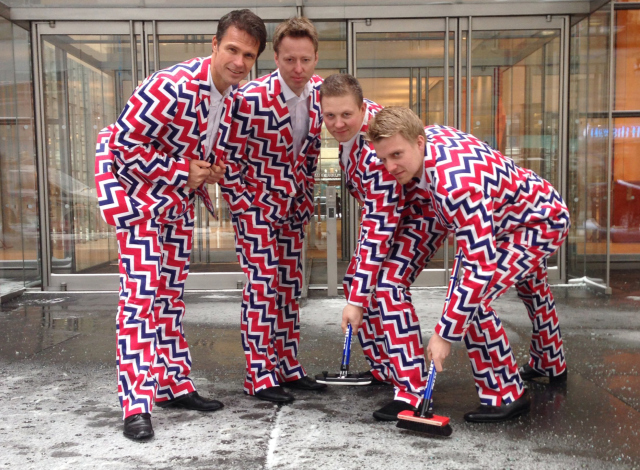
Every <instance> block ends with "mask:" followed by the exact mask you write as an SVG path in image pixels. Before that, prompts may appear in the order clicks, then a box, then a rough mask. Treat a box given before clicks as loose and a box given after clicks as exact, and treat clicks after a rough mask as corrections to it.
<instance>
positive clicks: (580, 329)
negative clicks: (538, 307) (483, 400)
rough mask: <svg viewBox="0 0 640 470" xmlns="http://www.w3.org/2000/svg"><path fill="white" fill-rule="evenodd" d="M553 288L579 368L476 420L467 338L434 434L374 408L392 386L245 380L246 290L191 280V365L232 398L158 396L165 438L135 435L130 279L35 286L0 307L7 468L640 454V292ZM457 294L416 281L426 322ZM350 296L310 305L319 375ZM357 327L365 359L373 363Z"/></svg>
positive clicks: (515, 327)
mask: <svg viewBox="0 0 640 470" xmlns="http://www.w3.org/2000/svg"><path fill="white" fill-rule="evenodd" d="M312 294H314V295H316V296H318V295H319V294H318V293H314V292H312ZM554 294H555V296H556V302H557V304H558V309H559V313H560V320H561V327H562V331H563V336H564V339H565V347H566V356H567V362H568V365H569V379H568V382H567V384H566V385H565V386H560V387H552V386H549V385H545V384H542V383H533V384H530V385H529V393H530V395H531V399H532V410H531V413H530V414H529V415H527V416H524V417H520V418H518V419H516V420H513V421H510V422H507V423H500V424H482V425H481V424H469V423H465V422H464V420H463V418H462V417H463V415H464V413H465V412H467V411H469V410H471V409H473V408H475V407H476V406H477V404H478V399H477V395H476V393H475V388H474V385H473V380H472V377H471V372H470V366H469V363H468V359H467V357H466V353H465V350H464V349H463V348H462V347H460V345H455V346H454V348H453V351H452V356H451V357H450V359H449V360H448V362H447V364H446V370H445V371H444V372H443V373H441V374H439V375H438V380H437V383H436V389H435V396H434V398H435V403H436V412H437V413H438V414H441V415H445V416H449V417H450V418H451V420H452V422H451V424H452V427H453V435H452V436H451V437H450V438H429V437H424V436H422V435H418V434H415V433H412V432H408V431H401V430H399V429H397V428H396V427H395V425H394V424H392V423H381V422H377V421H375V420H374V418H373V417H372V415H371V413H372V412H373V411H374V410H376V409H377V408H379V407H380V406H382V405H383V404H385V403H386V402H387V401H389V400H391V399H392V398H393V391H392V388H391V387H385V386H370V387H333V388H330V389H329V390H327V391H326V392H324V393H312V392H303V391H295V392H294V395H295V396H296V401H295V402H294V403H293V404H291V405H286V406H281V407H278V406H276V405H272V404H269V403H266V402H261V401H259V400H257V399H255V398H251V397H246V396H244V395H243V393H242V379H243V375H244V356H243V354H242V349H241V346H240V334H239V310H240V296H239V294H238V293H216V292H207V293H189V294H187V295H186V303H187V314H186V317H185V331H186V334H187V338H188V340H189V343H190V346H191V352H192V357H193V371H192V374H191V376H192V378H194V380H195V383H196V385H197V387H198V390H199V392H200V393H201V394H202V395H205V396H214V397H216V398H218V399H220V400H222V401H223V402H224V404H225V408H224V409H223V410H221V411H219V412H216V413H212V414H205V413H199V412H194V411H179V410H163V409H159V408H157V409H155V410H154V413H153V418H152V419H153V425H154V430H155V433H156V436H155V438H154V439H153V440H151V441H150V442H147V443H137V442H132V441H129V440H127V439H126V438H124V437H123V436H122V422H121V412H120V407H119V405H118V401H117V396H116V384H115V378H116V373H115V310H116V305H117V295H116V294H104V293H101V294H92V293H83V294H73V293H27V294H25V295H23V296H21V297H19V298H17V299H14V300H13V301H11V302H9V303H6V304H3V305H2V307H1V310H0V381H1V384H2V389H3V390H4V391H5V396H4V397H3V400H2V401H1V402H0V403H1V405H0V406H1V407H2V408H1V409H2V420H1V421H0V449H1V452H0V468H12V469H13V468H42V467H46V468H47V470H53V469H66V468H74V469H76V468H81V469H82V468H100V469H103V468H104V469H120V468H128V469H136V468H141V469H142V468H145V469H148V468H154V469H172V468H199V469H209V468H211V469H272V468H273V469H304V468H326V469H355V468H358V469H359V468H366V469H395V468H398V469H399V468H402V469H404V468H434V469H440V468H443V469H483V468H496V469H506V468H513V469H523V468H524V469H527V468H532V469H533V468H544V467H547V468H563V469H564V468H598V469H599V468H604V469H616V468H630V469H633V468H635V469H640V434H639V433H640V375H639V373H638V372H639V369H640V297H638V296H634V295H627V296H625V295H624V294H622V295H616V296H613V297H611V298H607V297H604V296H601V295H598V294H596V293H593V292H591V291H589V290H587V289H585V288H582V287H555V288H554ZM444 295H445V291H444V289H427V290H415V291H414V293H413V297H414V302H415V305H416V306H417V308H418V312H419V316H420V319H421V324H422V328H423V335H424V336H425V337H429V336H430V334H431V333H432V332H433V327H434V326H435V324H436V320H437V318H438V316H439V313H440V310H441V305H442V302H443V299H444ZM342 306H343V301H342V300H341V299H339V298H333V299H327V298H310V299H308V301H307V302H306V304H305V305H304V307H303V309H302V313H301V316H302V328H301V335H302V339H301V344H300V354H299V356H300V358H301V360H302V363H303V364H304V366H305V367H306V369H307V371H308V373H310V374H311V375H315V374H316V373H319V372H321V371H322V370H329V371H335V372H337V369H338V367H339V362H340V354H341V348H342V339H343V336H342V333H341V331H340V328H339V316H340V312H341V309H342ZM495 307H496V310H497V312H498V314H499V315H500V316H501V319H502V321H503V323H504V325H505V327H506V329H507V334H508V336H509V339H510V341H511V343H512V347H513V349H514V352H515V353H516V356H517V358H518V362H520V363H523V362H525V361H526V358H527V351H528V344H529V334H530V333H529V332H530V323H529V320H528V317H527V314H526V311H525V309H524V307H523V306H522V304H521V302H520V301H519V300H518V299H517V297H516V296H515V293H509V294H507V295H506V296H505V297H504V298H502V299H500V300H499V301H498V302H496V304H495ZM356 343H357V342H356ZM356 343H354V345H355V346H354V350H353V353H352V369H353V370H366V366H365V361H364V359H363V357H362V353H361V351H360V350H359V346H357V345H356Z"/></svg>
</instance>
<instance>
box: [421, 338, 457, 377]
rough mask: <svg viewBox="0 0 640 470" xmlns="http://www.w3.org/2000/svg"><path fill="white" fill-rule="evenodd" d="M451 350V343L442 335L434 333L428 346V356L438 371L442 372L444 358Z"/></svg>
mask: <svg viewBox="0 0 640 470" xmlns="http://www.w3.org/2000/svg"><path fill="white" fill-rule="evenodd" d="M450 352H451V343H450V342H449V341H447V340H446V339H442V337H441V336H439V335H437V334H434V335H433V336H431V339H430V340H429V345H428V346H427V357H428V358H429V361H433V364H434V365H435V366H436V372H442V369H443V366H444V360H445V359H446V358H447V356H448V355H449V353H450Z"/></svg>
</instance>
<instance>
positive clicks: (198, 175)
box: [187, 160, 211, 189]
mask: <svg viewBox="0 0 640 470" xmlns="http://www.w3.org/2000/svg"><path fill="white" fill-rule="evenodd" d="M210 166H211V163H209V162H205V161H203V160H191V161H189V178H188V179H187V186H188V187H189V188H191V189H198V188H199V187H200V185H201V184H202V183H203V182H204V180H206V179H207V177H208V176H209V174H210V173H211V170H210V169H209V167H210Z"/></svg>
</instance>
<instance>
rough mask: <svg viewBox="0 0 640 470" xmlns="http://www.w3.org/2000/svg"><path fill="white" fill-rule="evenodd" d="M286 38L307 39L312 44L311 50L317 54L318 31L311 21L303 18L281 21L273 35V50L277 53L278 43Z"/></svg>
mask: <svg viewBox="0 0 640 470" xmlns="http://www.w3.org/2000/svg"><path fill="white" fill-rule="evenodd" d="M287 36H289V37H292V38H309V39H311V42H312V43H313V50H314V51H315V52H318V31H316V27H315V26H314V25H313V23H312V22H311V20H309V19H308V18H305V17H303V16H300V17H294V18H289V19H288V20H285V21H283V22H282V23H280V24H279V25H278V26H277V27H276V30H275V32H274V33H273V50H274V51H275V52H276V54H277V53H278V49H279V48H280V42H281V41H282V40H283V39H284V38H286V37H287Z"/></svg>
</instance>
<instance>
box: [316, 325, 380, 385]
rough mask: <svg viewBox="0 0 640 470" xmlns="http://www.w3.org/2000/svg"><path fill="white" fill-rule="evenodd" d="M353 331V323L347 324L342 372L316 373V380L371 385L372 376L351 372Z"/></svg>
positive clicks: (330, 382) (337, 383) (332, 383)
mask: <svg viewBox="0 0 640 470" xmlns="http://www.w3.org/2000/svg"><path fill="white" fill-rule="evenodd" d="M352 333H353V330H352V329H351V325H347V333H346V334H345V335H344V346H343V347H342V362H341V364H340V372H339V373H338V374H329V373H328V372H327V371H324V372H322V374H318V375H316V382H318V383H321V384H327V385H369V384H370V383H371V379H370V378H364V377H360V376H358V375H355V374H350V373H349V359H350V358H351V336H352Z"/></svg>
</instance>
